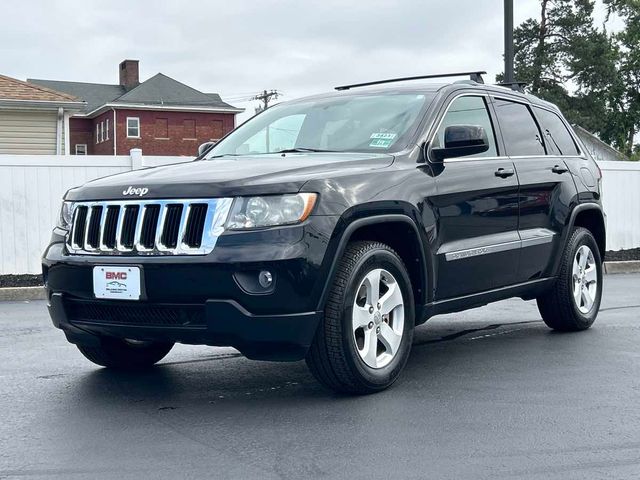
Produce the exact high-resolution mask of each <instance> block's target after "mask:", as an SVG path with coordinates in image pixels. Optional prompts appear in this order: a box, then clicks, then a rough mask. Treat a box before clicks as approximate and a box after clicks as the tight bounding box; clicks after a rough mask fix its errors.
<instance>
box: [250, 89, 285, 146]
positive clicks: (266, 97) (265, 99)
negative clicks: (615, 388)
mask: <svg viewBox="0 0 640 480" xmlns="http://www.w3.org/2000/svg"><path fill="white" fill-rule="evenodd" d="M279 96H280V92H278V91H277V90H271V91H269V92H267V91H266V90H263V91H262V93H259V94H257V95H254V96H253V97H251V100H258V101H260V102H262V103H263V105H261V106H259V107H256V115H257V114H259V113H260V112H263V111H264V110H266V109H267V108H269V102H270V101H271V99H272V98H273V99H274V100H275V99H276V98H278V97H279ZM269 143H270V139H269V125H267V128H266V130H265V147H266V151H267V152H268V151H269V149H270V145H269Z"/></svg>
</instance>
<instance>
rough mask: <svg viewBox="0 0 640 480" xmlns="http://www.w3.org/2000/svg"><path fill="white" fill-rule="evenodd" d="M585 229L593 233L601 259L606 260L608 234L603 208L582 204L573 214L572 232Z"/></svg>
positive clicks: (591, 204) (594, 204) (592, 204)
mask: <svg viewBox="0 0 640 480" xmlns="http://www.w3.org/2000/svg"><path fill="white" fill-rule="evenodd" d="M574 227H583V228H586V229H587V230H589V231H590V232H591V234H592V235H593V236H594V238H595V239H596V243H597V244H598V250H599V251H600V257H601V258H602V259H603V260H604V255H605V252H606V250H607V233H606V226H605V219H604V212H603V210H602V207H601V206H600V205H598V204H597V203H582V204H580V205H578V206H577V207H576V208H575V209H574V210H573V212H571V222H570V228H569V229H570V230H571V229H572V228H574Z"/></svg>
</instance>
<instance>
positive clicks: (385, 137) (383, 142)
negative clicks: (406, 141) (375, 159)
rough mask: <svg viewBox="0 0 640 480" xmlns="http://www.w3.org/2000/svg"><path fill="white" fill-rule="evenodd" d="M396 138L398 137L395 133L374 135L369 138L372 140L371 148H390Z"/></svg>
mask: <svg viewBox="0 0 640 480" xmlns="http://www.w3.org/2000/svg"><path fill="white" fill-rule="evenodd" d="M396 136H397V135H396V134H395V133H383V132H379V133H372V134H371V136H370V137H369V138H370V140H371V141H370V142H369V146H370V147H375V148H389V147H390V146H391V145H392V144H393V141H394V139H395V138H396Z"/></svg>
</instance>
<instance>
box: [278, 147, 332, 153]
mask: <svg viewBox="0 0 640 480" xmlns="http://www.w3.org/2000/svg"><path fill="white" fill-rule="evenodd" d="M337 151H338V150H322V149H319V148H304V147H296V148H285V149H284V150H280V151H279V152H276V153H304V152H337Z"/></svg>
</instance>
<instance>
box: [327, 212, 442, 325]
mask: <svg viewBox="0 0 640 480" xmlns="http://www.w3.org/2000/svg"><path fill="white" fill-rule="evenodd" d="M398 228H401V229H403V230H402V234H401V235H398ZM407 239H408V241H407ZM356 240H375V241H379V242H382V243H385V244H386V245H389V246H390V247H391V248H393V249H394V250H395V251H396V252H397V253H398V255H399V256H400V258H401V259H402V261H403V262H404V264H405V266H406V268H407V272H408V273H409V278H410V279H411V286H412V288H413V294H414V301H415V308H416V323H421V322H422V321H423V320H424V319H423V316H424V315H423V309H424V305H425V304H426V303H427V302H428V299H429V294H428V285H432V281H433V280H432V279H433V274H432V262H431V260H430V259H429V258H428V255H426V250H425V247H424V245H425V242H424V241H423V238H422V236H421V235H420V231H419V229H418V226H417V224H416V222H415V221H414V220H413V219H412V218H411V217H409V216H408V215H405V214H383V215H374V216H369V217H365V218H359V219H357V220H354V221H352V222H350V223H348V224H347V225H346V227H345V229H344V231H343V233H342V234H341V236H340V239H339V243H338V246H337V248H336V250H335V255H334V256H333V259H332V262H331V266H330V268H329V272H328V275H327V276H326V280H325V285H324V289H323V291H322V295H321V297H320V302H319V305H318V310H322V309H324V306H325V304H326V301H327V297H328V294H329V291H330V289H331V285H332V283H333V279H334V276H335V273H336V270H337V267H338V262H339V260H340V258H341V257H342V255H343V254H344V251H345V249H346V247H347V245H348V243H349V242H351V241H356Z"/></svg>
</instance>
